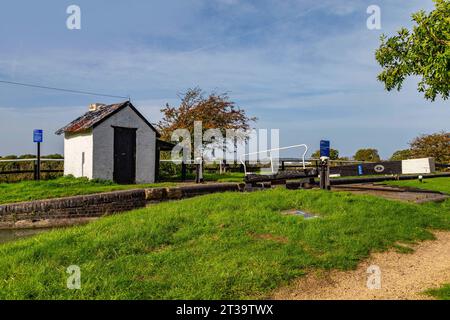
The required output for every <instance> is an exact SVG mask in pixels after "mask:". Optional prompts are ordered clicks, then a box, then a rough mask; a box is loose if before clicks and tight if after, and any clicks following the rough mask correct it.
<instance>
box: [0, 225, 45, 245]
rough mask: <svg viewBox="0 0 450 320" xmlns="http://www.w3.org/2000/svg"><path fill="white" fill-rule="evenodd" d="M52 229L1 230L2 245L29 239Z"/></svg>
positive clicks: (0, 241)
mask: <svg viewBox="0 0 450 320" xmlns="http://www.w3.org/2000/svg"><path fill="white" fill-rule="evenodd" d="M50 230H51V228H42V229H22V230H0V244H2V243H6V242H11V241H15V240H19V239H23V238H27V237H31V236H33V235H35V234H39V233H43V232H47V231H50Z"/></svg>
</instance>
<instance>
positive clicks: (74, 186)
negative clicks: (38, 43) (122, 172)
mask: <svg viewBox="0 0 450 320" xmlns="http://www.w3.org/2000/svg"><path fill="white" fill-rule="evenodd" d="M168 185H174V184H173V183H154V184H141V185H119V184H115V183H113V182H110V181H101V180H88V179H87V178H72V177H61V178H57V179H54V180H45V181H44V180H43V181H22V182H17V183H0V204H5V203H13V202H21V201H31V200H40V199H50V198H58V197H68V196H76V195H84V194H91V193H100V192H108V191H116V190H129V189H138V188H151V187H160V186H168Z"/></svg>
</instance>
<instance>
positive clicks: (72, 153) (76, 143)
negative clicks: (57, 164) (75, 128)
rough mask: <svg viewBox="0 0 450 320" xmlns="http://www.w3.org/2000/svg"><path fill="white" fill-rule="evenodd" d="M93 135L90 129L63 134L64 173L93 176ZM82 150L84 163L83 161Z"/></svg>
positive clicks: (90, 177) (78, 176) (76, 175)
mask: <svg viewBox="0 0 450 320" xmlns="http://www.w3.org/2000/svg"><path fill="white" fill-rule="evenodd" d="M92 147H93V136H92V130H88V131H85V132H82V133H75V134H71V133H68V132H66V133H65V134H64V175H69V174H71V175H73V176H75V177H77V178H80V177H87V178H89V179H92V177H93V174H92V173H93V172H92V169H93V155H92V150H93V148H92ZM83 152H84V163H83Z"/></svg>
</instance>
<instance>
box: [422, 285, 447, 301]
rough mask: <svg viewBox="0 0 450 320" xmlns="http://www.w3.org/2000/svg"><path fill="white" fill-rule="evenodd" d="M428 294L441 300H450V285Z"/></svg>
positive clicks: (430, 291) (429, 291)
mask: <svg viewBox="0 0 450 320" xmlns="http://www.w3.org/2000/svg"><path fill="white" fill-rule="evenodd" d="M426 293H427V294H429V295H431V296H432V297H434V298H436V299H439V300H450V284H446V285H444V286H442V287H441V288H439V289H432V290H428V291H427V292H426Z"/></svg>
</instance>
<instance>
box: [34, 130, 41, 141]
mask: <svg viewBox="0 0 450 320" xmlns="http://www.w3.org/2000/svg"><path fill="white" fill-rule="evenodd" d="M43 140H44V131H43V130H40V129H35V130H34V131H33V142H42V141H43Z"/></svg>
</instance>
